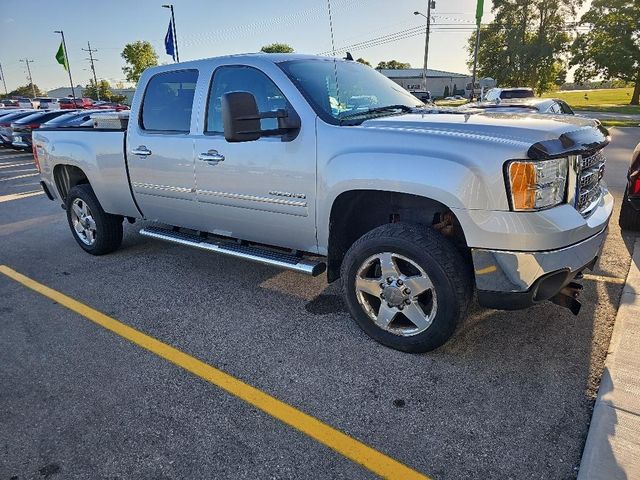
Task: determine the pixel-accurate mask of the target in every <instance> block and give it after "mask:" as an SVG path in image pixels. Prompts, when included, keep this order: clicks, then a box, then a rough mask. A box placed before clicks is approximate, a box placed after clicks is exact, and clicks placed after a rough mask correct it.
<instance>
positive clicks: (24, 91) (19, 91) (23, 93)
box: [7, 83, 47, 98]
mask: <svg viewBox="0 0 640 480" xmlns="http://www.w3.org/2000/svg"><path fill="white" fill-rule="evenodd" d="M33 87H34V88H35V91H36V97H44V96H45V95H46V94H47V92H43V91H42V90H40V89H39V88H38V86H37V85H35V84H34V85H33ZM32 95H33V88H31V84H30V83H27V84H26V85H23V86H21V87H18V88H16V89H15V90H12V91H11V92H9V93H8V94H7V96H8V97H28V98H31V96H32Z"/></svg>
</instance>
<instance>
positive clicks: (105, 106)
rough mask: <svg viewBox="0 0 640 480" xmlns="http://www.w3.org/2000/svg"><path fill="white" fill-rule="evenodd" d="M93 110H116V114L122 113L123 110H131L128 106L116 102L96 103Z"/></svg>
mask: <svg viewBox="0 0 640 480" xmlns="http://www.w3.org/2000/svg"><path fill="white" fill-rule="evenodd" d="M91 108H94V109H100V110H114V111H116V112H120V111H122V110H129V106H128V105H123V104H121V103H115V102H95V103H94V104H93V105H92V106H91Z"/></svg>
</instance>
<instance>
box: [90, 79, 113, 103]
mask: <svg viewBox="0 0 640 480" xmlns="http://www.w3.org/2000/svg"><path fill="white" fill-rule="evenodd" d="M98 93H99V94H100V95H99V96H98ZM84 96H85V97H89V98H93V99H94V100H98V98H100V100H108V101H111V97H112V96H113V92H112V91H111V85H109V82H107V81H106V80H100V81H99V82H98V88H96V84H95V82H94V81H93V80H89V84H88V85H86V86H85V88H84Z"/></svg>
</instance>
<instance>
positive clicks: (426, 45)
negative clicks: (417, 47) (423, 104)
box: [413, 0, 436, 90]
mask: <svg viewBox="0 0 640 480" xmlns="http://www.w3.org/2000/svg"><path fill="white" fill-rule="evenodd" d="M432 8H436V2H435V0H427V14H426V15H425V14H424V13H422V12H418V11H415V12H413V14H414V15H421V16H423V17H424V18H426V19H427V31H426V34H425V39H424V66H423V69H422V81H423V83H424V89H425V90H427V63H428V61H429V34H430V33H431V32H430V30H431V9H432Z"/></svg>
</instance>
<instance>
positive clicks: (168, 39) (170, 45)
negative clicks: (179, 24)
mask: <svg viewBox="0 0 640 480" xmlns="http://www.w3.org/2000/svg"><path fill="white" fill-rule="evenodd" d="M164 48H165V50H166V51H167V55H171V57H172V58H173V61H174V62H175V61H176V47H175V43H174V41H173V24H172V22H171V20H169V29H168V30H167V34H166V35H165V36H164Z"/></svg>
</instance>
